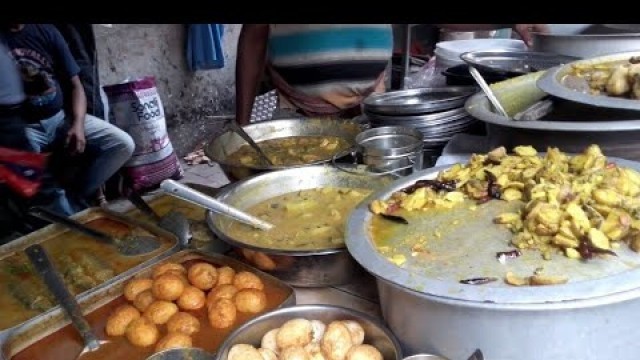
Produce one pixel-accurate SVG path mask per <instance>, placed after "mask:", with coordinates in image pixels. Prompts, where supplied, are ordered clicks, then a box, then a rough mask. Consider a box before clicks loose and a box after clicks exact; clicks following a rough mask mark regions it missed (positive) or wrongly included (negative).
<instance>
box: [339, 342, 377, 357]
mask: <svg viewBox="0 0 640 360" xmlns="http://www.w3.org/2000/svg"><path fill="white" fill-rule="evenodd" d="M346 360H383V359H382V354H381V353H380V351H378V349H376V348H375V347H373V346H371V345H366V344H360V345H356V346H352V347H351V349H349V351H348V352H347V357H346Z"/></svg>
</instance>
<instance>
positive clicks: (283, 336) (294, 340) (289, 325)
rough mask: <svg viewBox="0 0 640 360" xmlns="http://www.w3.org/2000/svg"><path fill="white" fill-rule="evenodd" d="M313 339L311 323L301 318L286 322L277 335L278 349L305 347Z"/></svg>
mask: <svg viewBox="0 0 640 360" xmlns="http://www.w3.org/2000/svg"><path fill="white" fill-rule="evenodd" d="M343 326H344V325H343ZM347 335H348V333H347ZM312 339H313V328H312V326H311V322H310V321H309V320H306V319H300V318H299V319H291V320H289V321H287V322H285V323H284V324H282V326H281V327H280V331H278V333H277V334H276V344H277V345H278V349H285V348H288V347H291V346H305V345H307V344H308V343H310V342H311V340H312Z"/></svg>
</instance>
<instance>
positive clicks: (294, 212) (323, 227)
mask: <svg viewBox="0 0 640 360" xmlns="http://www.w3.org/2000/svg"><path fill="white" fill-rule="evenodd" d="M370 193H371V191H370V190H368V189H350V188H333V187H324V188H316V189H308V190H301V191H296V192H291V193H287V194H284V195H280V196H277V197H274V198H271V199H268V200H266V201H262V202H260V203H258V204H256V205H254V206H252V207H251V208H249V209H247V210H246V211H247V212H249V213H250V214H252V215H255V216H258V217H260V218H261V219H264V220H266V221H268V222H270V223H272V224H273V225H274V228H273V229H271V230H269V231H263V230H257V229H254V228H252V227H250V226H248V225H245V224H242V223H240V222H237V221H233V222H232V223H231V224H230V225H229V227H228V228H227V230H226V231H225V232H226V233H227V235H229V236H231V237H232V238H234V239H236V240H238V241H242V242H245V243H247V244H250V245H254V246H258V247H263V248H271V249H281V250H319V249H328V248H338V247H344V226H345V223H346V221H347V219H348V217H349V213H350V212H351V211H352V210H353V209H354V208H355V207H356V206H357V205H358V204H359V203H360V202H361V201H362V200H363V199H364V198H366V197H367V196H368V195H369V194H370Z"/></svg>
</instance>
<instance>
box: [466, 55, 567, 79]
mask: <svg viewBox="0 0 640 360" xmlns="http://www.w3.org/2000/svg"><path fill="white" fill-rule="evenodd" d="M460 58H461V59H462V60H463V61H464V62H466V63H467V64H469V65H471V66H474V67H476V68H477V69H478V70H479V71H480V70H484V71H488V72H493V73H499V74H508V75H513V76H518V75H524V74H528V73H531V72H536V71H540V70H547V69H549V68H552V67H555V66H558V65H563V64H567V63H570V62H573V61H576V60H579V58H577V57H574V56H565V55H558V54H551V53H543V52H533V51H471V52H466V53H464V54H462V55H460Z"/></svg>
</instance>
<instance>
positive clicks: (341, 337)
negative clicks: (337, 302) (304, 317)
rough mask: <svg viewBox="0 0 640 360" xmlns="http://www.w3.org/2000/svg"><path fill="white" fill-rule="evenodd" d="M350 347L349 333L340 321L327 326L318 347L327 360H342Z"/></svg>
mask: <svg viewBox="0 0 640 360" xmlns="http://www.w3.org/2000/svg"><path fill="white" fill-rule="evenodd" d="M352 346H353V341H352V340H351V333H350V332H349V329H348V328H347V326H346V325H345V324H344V323H343V322H342V321H332V322H331V323H329V325H327V329H326V330H325V332H324V336H323V337H322V340H321V341H320V347H321V348H322V352H323V353H324V355H325V357H326V358H327V359H328V360H344V359H345V357H346V356H347V352H349V349H351V347H352Z"/></svg>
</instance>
